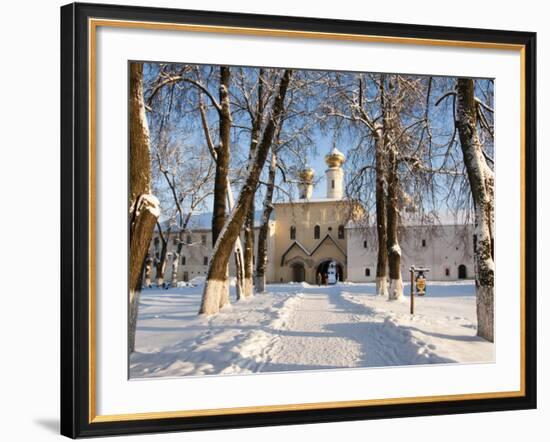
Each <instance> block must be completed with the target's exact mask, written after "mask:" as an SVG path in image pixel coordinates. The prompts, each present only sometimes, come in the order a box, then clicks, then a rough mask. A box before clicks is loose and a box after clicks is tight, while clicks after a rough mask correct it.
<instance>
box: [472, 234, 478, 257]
mask: <svg viewBox="0 0 550 442" xmlns="http://www.w3.org/2000/svg"><path fill="white" fill-rule="evenodd" d="M473 239H474V254H475V253H477V235H474V238H473Z"/></svg>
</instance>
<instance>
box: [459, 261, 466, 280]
mask: <svg viewBox="0 0 550 442" xmlns="http://www.w3.org/2000/svg"><path fill="white" fill-rule="evenodd" d="M458 279H466V266H465V265H464V264H460V265H459V266H458Z"/></svg>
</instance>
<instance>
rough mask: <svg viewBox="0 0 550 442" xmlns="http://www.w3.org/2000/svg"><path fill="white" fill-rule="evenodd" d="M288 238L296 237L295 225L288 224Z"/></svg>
mask: <svg viewBox="0 0 550 442" xmlns="http://www.w3.org/2000/svg"><path fill="white" fill-rule="evenodd" d="M290 239H296V226H290Z"/></svg>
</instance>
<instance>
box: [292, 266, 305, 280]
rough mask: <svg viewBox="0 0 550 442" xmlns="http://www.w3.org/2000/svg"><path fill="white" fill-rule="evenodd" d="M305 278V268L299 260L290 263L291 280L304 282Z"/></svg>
mask: <svg viewBox="0 0 550 442" xmlns="http://www.w3.org/2000/svg"><path fill="white" fill-rule="evenodd" d="M305 280H306V269H305V267H304V265H303V264H302V263H301V262H297V263H294V264H292V281H294V282H304V281H305Z"/></svg>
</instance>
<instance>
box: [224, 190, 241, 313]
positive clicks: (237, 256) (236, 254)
mask: <svg viewBox="0 0 550 442" xmlns="http://www.w3.org/2000/svg"><path fill="white" fill-rule="evenodd" d="M227 205H228V206H229V209H230V210H233V207H234V206H235V200H234V198H233V190H232V189H231V185H230V183H229V181H228V182H227ZM233 259H234V260H235V279H236V281H235V294H236V297H237V301H238V300H240V299H242V298H243V297H244V288H243V286H244V257H243V246H242V242H241V237H240V235H239V236H238V237H237V239H236V240H235V245H234V246H233ZM227 275H228V277H229V268H228V269H227ZM225 287H227V289H226V290H225V291H224V292H223V293H221V295H220V308H221V307H223V306H224V305H225V304H229V285H226V286H225Z"/></svg>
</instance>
